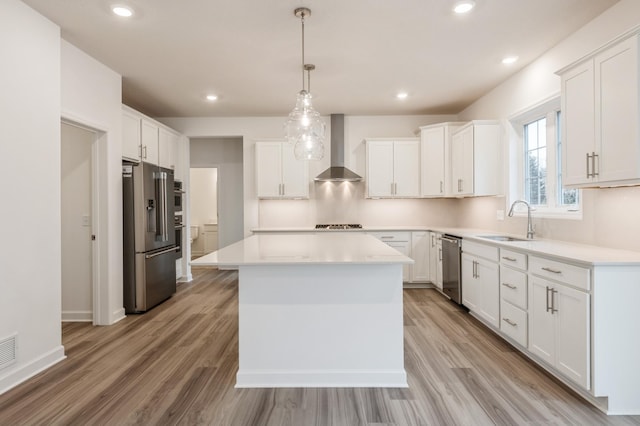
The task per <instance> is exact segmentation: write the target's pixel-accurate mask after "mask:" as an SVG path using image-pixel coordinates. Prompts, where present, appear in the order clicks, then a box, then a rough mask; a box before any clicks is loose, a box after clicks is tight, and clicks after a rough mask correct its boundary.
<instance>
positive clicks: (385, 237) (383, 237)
mask: <svg viewBox="0 0 640 426" xmlns="http://www.w3.org/2000/svg"><path fill="white" fill-rule="evenodd" d="M380 238H381V239H383V240H393V236H385V235H383V236H382V237H380Z"/></svg>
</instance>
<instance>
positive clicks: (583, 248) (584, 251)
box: [253, 226, 640, 266]
mask: <svg viewBox="0 0 640 426" xmlns="http://www.w3.org/2000/svg"><path fill="white" fill-rule="evenodd" d="M253 231H254V232H256V233H258V234H261V233H264V234H261V235H268V234H269V233H274V232H279V233H288V232H290V233H292V234H293V233H295V232H309V233H313V232H316V235H324V234H325V233H326V234H331V235H334V234H340V233H342V234H345V233H347V234H351V235H353V234H354V233H356V234H357V233H362V232H380V231H382V232H384V231H388V232H392V231H398V232H401V231H434V232H440V233H443V234H451V235H456V236H459V237H462V238H467V239H470V240H474V241H476V242H482V243H484V244H491V245H494V246H498V247H502V248H506V249H512V250H516V251H522V252H527V253H529V254H533V255H541V256H553V257H557V258H559V259H563V260H566V261H570V262H571V261H572V262H578V263H582V264H586V265H600V266H605V265H616V266H622V265H630V266H640V252H636V251H629V250H619V249H612V248H607V247H599V246H592V245H587V244H577V243H570V242H565V241H558V240H551V239H533V240H525V239H524V236H523V235H513V234H506V233H501V232H497V231H490V230H486V229H485V230H483V229H470V228H448V227H438V226H364V227H363V228H362V229H350V230H342V229H338V230H324V229H321V230H316V229H314V228H312V227H298V228H294V227H292V228H257V229H254V230H253ZM309 235H313V234H309ZM482 235H508V236H511V237H516V238H521V239H523V240H524V241H494V240H490V239H486V238H481V237H480V236H482Z"/></svg>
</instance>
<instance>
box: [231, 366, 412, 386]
mask: <svg viewBox="0 0 640 426" xmlns="http://www.w3.org/2000/svg"><path fill="white" fill-rule="evenodd" d="M235 387H236V388H407V387H409V385H408V384H407V373H406V372H405V371H404V369H403V370H381V371H375V370H374V371H362V370H322V371H313V370H295V371H294V370H291V371H275V370H244V371H238V373H237V374H236V386H235Z"/></svg>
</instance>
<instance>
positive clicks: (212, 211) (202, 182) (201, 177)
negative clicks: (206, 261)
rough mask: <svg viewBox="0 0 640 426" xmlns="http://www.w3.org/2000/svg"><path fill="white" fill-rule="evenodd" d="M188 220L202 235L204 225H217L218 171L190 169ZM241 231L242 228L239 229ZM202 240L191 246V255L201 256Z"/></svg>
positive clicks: (202, 250)
mask: <svg viewBox="0 0 640 426" xmlns="http://www.w3.org/2000/svg"><path fill="white" fill-rule="evenodd" d="M189 219H190V222H189V223H190V225H189V226H191V227H193V226H197V227H198V229H199V235H200V236H203V235H204V234H203V233H204V224H205V223H216V224H217V223H218V169H217V168H198V169H196V168H192V169H190V171H189ZM240 226H242V224H240ZM241 229H242V228H241ZM203 252H204V238H197V239H196V240H195V241H194V242H193V243H192V244H191V253H192V254H194V255H195V254H199V255H202V254H203Z"/></svg>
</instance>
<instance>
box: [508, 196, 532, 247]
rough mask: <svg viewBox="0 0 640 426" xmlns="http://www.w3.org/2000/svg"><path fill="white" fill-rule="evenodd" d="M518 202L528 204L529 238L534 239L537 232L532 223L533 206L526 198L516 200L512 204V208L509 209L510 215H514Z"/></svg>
mask: <svg viewBox="0 0 640 426" xmlns="http://www.w3.org/2000/svg"><path fill="white" fill-rule="evenodd" d="M518 203H522V204H524V205H525V206H527V239H529V240H532V239H533V234H534V233H535V232H534V230H533V223H531V210H532V208H531V206H530V205H529V203H527V202H526V201H524V200H516V201H514V202H513V204H511V208H510V209H509V213H508V215H509V217H511V216H513V208H514V207H515V206H516V204H518Z"/></svg>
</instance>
